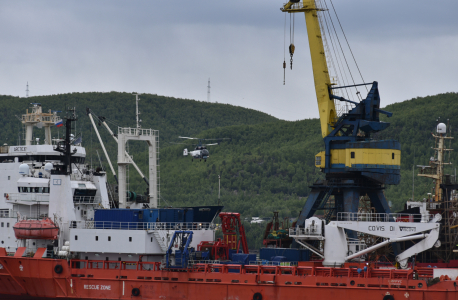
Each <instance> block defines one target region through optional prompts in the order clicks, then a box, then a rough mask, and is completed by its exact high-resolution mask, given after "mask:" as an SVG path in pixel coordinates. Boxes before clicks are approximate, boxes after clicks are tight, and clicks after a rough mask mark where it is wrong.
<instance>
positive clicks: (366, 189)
mask: <svg viewBox="0 0 458 300" xmlns="http://www.w3.org/2000/svg"><path fill="white" fill-rule="evenodd" d="M310 188H311V189H312V191H311V192H310V195H309V196H308V198H307V201H306V202H305V205H304V208H303V209H302V211H301V213H300V215H299V218H298V220H297V223H296V224H297V226H303V225H304V223H305V220H306V219H308V218H310V217H312V216H313V215H314V214H315V212H316V211H317V210H327V211H328V213H327V214H326V216H325V218H326V220H327V221H330V220H331V217H332V215H334V214H335V215H337V213H339V212H358V207H359V198H360V196H364V195H366V194H367V195H368V196H369V198H370V200H371V203H372V206H373V207H374V208H375V210H376V212H377V213H391V210H390V207H389V206H388V203H387V201H386V198H385V195H384V194H383V189H384V188H383V185H381V184H379V183H376V182H374V181H371V180H368V179H365V178H363V177H360V178H332V177H331V178H327V179H326V180H319V181H317V182H315V183H314V184H313V185H312V186H311V187H310ZM331 196H334V202H335V206H334V207H327V206H326V205H327V202H328V199H329V197H331Z"/></svg>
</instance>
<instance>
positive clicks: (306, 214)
mask: <svg viewBox="0 0 458 300" xmlns="http://www.w3.org/2000/svg"><path fill="white" fill-rule="evenodd" d="M324 196H325V193H324V191H322V190H319V189H312V191H311V192H310V195H309V196H308V197H307V201H306V202H305V205H304V208H303V209H302V211H301V213H300V215H299V218H298V219H297V223H296V224H297V226H303V225H304V222H305V220H306V219H308V218H310V217H312V216H313V214H314V213H315V211H316V207H317V205H315V203H316V204H318V205H319V204H321V201H322V200H323V199H324Z"/></svg>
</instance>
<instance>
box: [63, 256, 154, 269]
mask: <svg viewBox="0 0 458 300" xmlns="http://www.w3.org/2000/svg"><path fill="white" fill-rule="evenodd" d="M70 266H71V268H72V269H104V270H138V271H158V270H160V267H161V263H160V262H144V261H117V260H82V259H72V260H70Z"/></svg>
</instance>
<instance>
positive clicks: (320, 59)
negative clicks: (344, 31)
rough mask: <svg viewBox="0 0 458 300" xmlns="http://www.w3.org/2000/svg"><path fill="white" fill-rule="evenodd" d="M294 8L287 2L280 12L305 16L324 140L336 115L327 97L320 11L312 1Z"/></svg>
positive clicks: (329, 81)
mask: <svg viewBox="0 0 458 300" xmlns="http://www.w3.org/2000/svg"><path fill="white" fill-rule="evenodd" d="M294 7H296V6H292V2H288V3H287V4H285V6H284V7H283V9H282V11H284V12H288V13H295V12H300V11H303V12H304V14H305V22H306V25H307V35H308V39H309V46H310V55H311V58H312V68H313V79H314V82H315V92H316V98H317V102H318V111H319V113H320V123H321V134H322V136H323V138H324V137H326V136H328V135H329V134H330V133H331V131H332V128H333V126H334V124H335V122H336V119H337V115H336V107H335V104H334V100H333V99H331V98H330V97H329V88H330V87H331V79H330V77H329V71H328V65H327V62H326V56H325V52H324V46H323V39H322V36H321V29H320V23H319V21H318V15H317V11H319V10H320V9H318V8H317V7H316V4H315V1H314V0H303V5H302V7H300V6H299V8H294Z"/></svg>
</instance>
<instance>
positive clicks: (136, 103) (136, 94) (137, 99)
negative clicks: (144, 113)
mask: <svg viewBox="0 0 458 300" xmlns="http://www.w3.org/2000/svg"><path fill="white" fill-rule="evenodd" d="M132 94H134V95H135V105H136V113H135V116H136V118H137V129H140V128H141V127H142V125H141V124H140V123H141V122H142V120H141V119H139V117H138V116H139V115H140V112H139V111H138V101H140V98H138V93H136V92H133V93H132Z"/></svg>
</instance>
